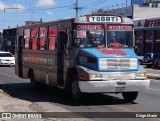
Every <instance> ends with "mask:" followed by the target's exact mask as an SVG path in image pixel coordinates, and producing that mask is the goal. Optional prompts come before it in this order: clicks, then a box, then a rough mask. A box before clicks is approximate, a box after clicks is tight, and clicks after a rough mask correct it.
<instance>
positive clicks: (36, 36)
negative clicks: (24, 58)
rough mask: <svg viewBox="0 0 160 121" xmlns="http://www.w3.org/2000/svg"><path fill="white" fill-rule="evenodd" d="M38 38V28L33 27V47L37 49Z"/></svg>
mask: <svg viewBox="0 0 160 121" xmlns="http://www.w3.org/2000/svg"><path fill="white" fill-rule="evenodd" d="M37 40H38V28H33V29H32V30H31V42H32V43H31V49H32V50H37V42H38V41H37Z"/></svg>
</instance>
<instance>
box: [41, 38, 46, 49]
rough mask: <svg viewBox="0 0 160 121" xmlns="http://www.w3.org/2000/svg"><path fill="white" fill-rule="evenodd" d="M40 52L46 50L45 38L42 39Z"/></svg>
mask: <svg viewBox="0 0 160 121" xmlns="http://www.w3.org/2000/svg"><path fill="white" fill-rule="evenodd" d="M40 50H45V38H44V37H43V38H40Z"/></svg>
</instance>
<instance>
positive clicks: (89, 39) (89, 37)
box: [80, 31, 105, 47]
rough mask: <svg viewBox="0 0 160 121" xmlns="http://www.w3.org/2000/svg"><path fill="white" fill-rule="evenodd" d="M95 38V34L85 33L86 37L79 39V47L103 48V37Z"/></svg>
mask: <svg viewBox="0 0 160 121" xmlns="http://www.w3.org/2000/svg"><path fill="white" fill-rule="evenodd" d="M97 36H98V35H97V34H96V33H95V32H93V33H91V32H90V31H86V37H85V38H81V39H80V47H83V46H85V47H86V46H88V47H104V45H105V44H104V37H101V38H100V37H97Z"/></svg>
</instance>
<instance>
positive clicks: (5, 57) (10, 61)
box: [0, 51, 15, 66]
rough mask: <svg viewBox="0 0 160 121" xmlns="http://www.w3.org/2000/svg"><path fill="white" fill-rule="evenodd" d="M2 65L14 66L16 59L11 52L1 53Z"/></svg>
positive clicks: (0, 60)
mask: <svg viewBox="0 0 160 121" xmlns="http://www.w3.org/2000/svg"><path fill="white" fill-rule="evenodd" d="M0 65H5V66H14V65H15V57H14V56H13V55H12V54H11V53H10V52H4V51H0Z"/></svg>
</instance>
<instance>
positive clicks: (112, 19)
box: [89, 16, 122, 23]
mask: <svg viewBox="0 0 160 121" xmlns="http://www.w3.org/2000/svg"><path fill="white" fill-rule="evenodd" d="M89 22H114V23H120V22H122V21H121V18H120V17H117V16H90V17H89Z"/></svg>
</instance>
